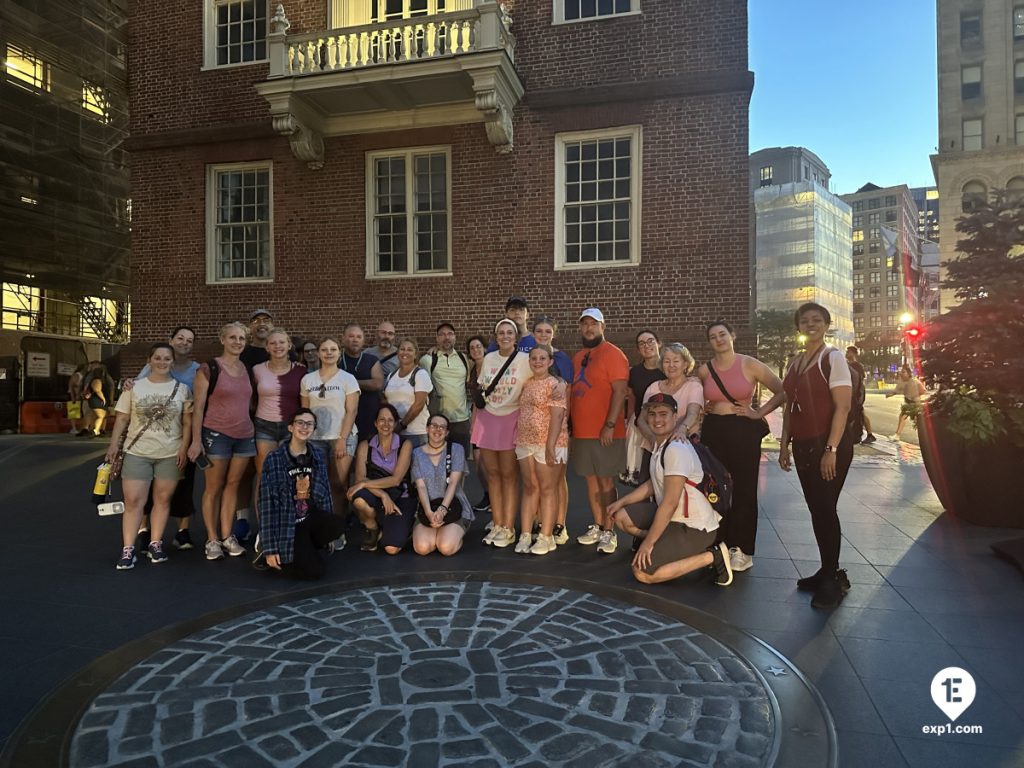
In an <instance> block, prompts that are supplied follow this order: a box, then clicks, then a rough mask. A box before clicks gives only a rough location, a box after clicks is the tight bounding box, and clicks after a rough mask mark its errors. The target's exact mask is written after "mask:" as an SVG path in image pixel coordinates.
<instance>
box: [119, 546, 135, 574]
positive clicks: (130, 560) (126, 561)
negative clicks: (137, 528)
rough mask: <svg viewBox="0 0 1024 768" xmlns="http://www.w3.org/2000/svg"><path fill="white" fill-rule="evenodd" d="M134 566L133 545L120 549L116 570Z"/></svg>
mask: <svg viewBox="0 0 1024 768" xmlns="http://www.w3.org/2000/svg"><path fill="white" fill-rule="evenodd" d="M134 567H135V547H125V548H124V549H122V550H121V559H120V560H118V561H117V570H119V571H130V570H131V569H132V568H134Z"/></svg>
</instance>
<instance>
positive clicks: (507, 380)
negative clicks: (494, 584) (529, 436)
mask: <svg viewBox="0 0 1024 768" xmlns="http://www.w3.org/2000/svg"><path fill="white" fill-rule="evenodd" d="M494 339H495V341H496V342H497V344H498V348H497V349H496V350H495V351H494V352H488V353H487V355H486V356H485V357H484V361H483V363H482V365H481V366H480V375H479V376H478V377H477V384H479V386H480V394H481V395H483V396H484V399H485V401H486V405H485V406H484V407H483V408H477V411H476V420H475V421H474V422H473V436H472V438H471V439H470V441H471V442H472V443H473V445H475V446H477V447H478V448H480V454H481V457H482V458H483V462H484V466H485V467H486V468H487V488H488V493H489V495H490V499H491V514H492V516H493V517H492V519H493V521H494V527H493V528H491V530H490V531H488V533H487V535H486V536H485V537H484V544H490V545H492V546H495V547H507V546H509V545H510V544H514V543H515V541H516V534H515V527H516V523H515V520H516V513H517V512H518V511H519V464H518V462H517V460H516V422H517V420H518V418H519V396H520V395H521V394H522V393H523V385H524V384H526V380H527V379H529V378H530V377H531V376H533V373H532V372H531V371H530V357H529V355H526V354H524V353H522V352H518V351H517V344H518V341H519V328H518V327H517V326H516V324H515V323H514V322H513V321H511V320H509V319H507V318H505V319H502V320H499V321H498V324H497V325H495V326H494ZM509 358H511V360H510V359H509ZM495 382H496V383H495ZM492 384H494V386H493V387H492V386H491V385H492ZM488 390H490V392H489V393H488Z"/></svg>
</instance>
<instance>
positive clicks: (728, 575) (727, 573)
mask: <svg viewBox="0 0 1024 768" xmlns="http://www.w3.org/2000/svg"><path fill="white" fill-rule="evenodd" d="M708 552H710V553H711V557H712V558H714V560H713V562H712V563H711V567H712V568H714V569H715V584H717V585H718V586H720V587H728V586H729V585H730V584H732V563H731V562H730V561H729V548H728V547H727V546H726V545H725V542H724V541H721V542H719V543H718V544H715V545H713V546H710V547H708Z"/></svg>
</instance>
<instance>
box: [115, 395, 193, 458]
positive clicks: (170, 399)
mask: <svg viewBox="0 0 1024 768" xmlns="http://www.w3.org/2000/svg"><path fill="white" fill-rule="evenodd" d="M180 386H181V382H180V381H178V380H177V379H174V388H173V389H172V390H171V395H170V397H168V398H167V402H166V403H164V408H167V407H169V406H170V405H171V403H173V402H174V398H175V397H177V396H178V387H180ZM134 399H135V395H134V394H133V395H132V400H134ZM153 421H154V419H150V420H149V421H147V422H146V423H145V424H144V425H143V427H142V429H140V430H139V431H138V433H137V434H136V435H135V437H133V438H132V440H131V442H130V443H128V445H126V446H125V447H124V453H128V451H130V450H131V449H132V446H133V445H135V444H136V443H137V442H139V438H140V437H142V436H143V435H144V434H145V433H146V430H147V429H149V428H150V427H151V426H152V425H153Z"/></svg>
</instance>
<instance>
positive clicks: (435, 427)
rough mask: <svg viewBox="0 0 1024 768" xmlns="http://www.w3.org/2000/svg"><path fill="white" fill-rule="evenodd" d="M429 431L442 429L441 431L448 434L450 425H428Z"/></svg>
mask: <svg viewBox="0 0 1024 768" xmlns="http://www.w3.org/2000/svg"><path fill="white" fill-rule="evenodd" d="M427 429H441V430H444V431H446V432H447V431H448V425H447V424H427Z"/></svg>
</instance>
